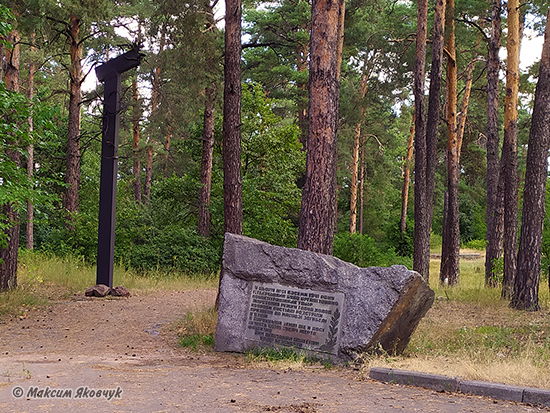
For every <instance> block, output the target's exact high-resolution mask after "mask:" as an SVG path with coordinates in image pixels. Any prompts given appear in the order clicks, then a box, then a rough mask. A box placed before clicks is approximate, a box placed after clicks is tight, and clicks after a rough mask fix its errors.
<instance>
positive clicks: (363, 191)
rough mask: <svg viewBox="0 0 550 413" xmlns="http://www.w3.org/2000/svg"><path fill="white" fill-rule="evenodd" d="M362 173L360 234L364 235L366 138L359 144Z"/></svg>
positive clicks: (362, 138) (360, 181)
mask: <svg viewBox="0 0 550 413" xmlns="http://www.w3.org/2000/svg"><path fill="white" fill-rule="evenodd" d="M359 148H360V152H359V154H360V158H361V171H360V172H359V234H363V207H364V202H365V138H364V137H363V136H361V140H360V142H359Z"/></svg>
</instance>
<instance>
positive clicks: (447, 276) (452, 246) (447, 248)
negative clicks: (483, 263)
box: [439, 0, 460, 285]
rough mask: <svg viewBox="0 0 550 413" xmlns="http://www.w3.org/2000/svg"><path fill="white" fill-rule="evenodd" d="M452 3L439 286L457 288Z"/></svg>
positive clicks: (451, 7) (451, 8)
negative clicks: (444, 193)
mask: <svg viewBox="0 0 550 413" xmlns="http://www.w3.org/2000/svg"><path fill="white" fill-rule="evenodd" d="M454 14H455V3H454V0H447V17H446V21H447V23H446V25H447V32H446V51H447V94H446V96H447V99H446V100H447V102H446V106H447V114H446V119H447V194H446V197H445V206H446V208H445V218H444V230H443V246H442V253H441V270H440V273H439V278H440V281H441V282H442V283H445V284H446V283H448V284H449V285H456V284H458V280H459V275H460V267H459V250H460V226H459V222H460V221H459V215H458V214H459V209H458V177H459V171H458V156H459V155H458V151H459V146H458V134H457V132H458V129H457V126H458V123H457V81H458V75H457V62H456V47H455V24H454Z"/></svg>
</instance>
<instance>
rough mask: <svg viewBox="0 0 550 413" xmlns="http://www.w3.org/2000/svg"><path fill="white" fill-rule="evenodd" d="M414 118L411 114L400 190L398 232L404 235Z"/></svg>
mask: <svg viewBox="0 0 550 413" xmlns="http://www.w3.org/2000/svg"><path fill="white" fill-rule="evenodd" d="M415 122H416V116H415V114H414V113H413V115H412V119H411V132H410V134H409V142H408V144H407V155H406V157H405V170H404V171H403V189H402V190H401V221H400V223H399V230H400V231H401V234H404V233H405V231H406V230H407V206H408V203H409V181H410V179H411V161H412V157H413V148H414V126H415Z"/></svg>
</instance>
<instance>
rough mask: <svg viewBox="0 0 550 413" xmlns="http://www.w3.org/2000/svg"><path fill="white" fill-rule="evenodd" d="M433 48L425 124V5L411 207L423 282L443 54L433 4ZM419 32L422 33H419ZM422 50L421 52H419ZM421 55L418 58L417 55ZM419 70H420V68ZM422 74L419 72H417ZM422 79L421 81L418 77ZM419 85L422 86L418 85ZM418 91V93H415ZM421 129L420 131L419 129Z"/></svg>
mask: <svg viewBox="0 0 550 413" xmlns="http://www.w3.org/2000/svg"><path fill="white" fill-rule="evenodd" d="M435 11H436V13H435V16H434V33H433V46H432V69H431V72H430V93H429V108H428V121H427V124H426V120H425V116H426V115H425V110H426V109H425V105H426V104H425V96H424V64H425V59H426V56H425V55H426V26H427V4H425V2H423V1H422V2H420V3H419V5H418V26H417V52H416V67H415V102H416V101H418V104H416V103H415V115H416V126H415V129H416V131H415V138H414V139H415V152H416V155H415V204H414V219H415V230H414V254H413V260H414V264H413V266H414V269H415V270H416V271H418V272H419V273H420V274H422V276H423V277H424V279H425V280H426V281H428V280H429V276H430V232H431V228H432V216H433V192H434V187H435V167H436V164H437V137H438V125H439V112H440V107H441V103H440V91H441V72H442V54H443V29H444V24H445V2H444V1H443V0H437V1H436V9H435ZM420 31H421V32H420ZM419 47H420V48H421V51H420V50H419ZM420 53H421V54H423V56H420V55H419V54H420ZM420 66H421V67H420ZM420 70H421V72H418V71H420ZM420 76H422V78H421V79H419V78H418V77H420ZM420 82H421V85H420ZM417 89H418V90H417ZM419 127H420V129H419Z"/></svg>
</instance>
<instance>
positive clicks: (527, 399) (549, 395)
mask: <svg viewBox="0 0 550 413" xmlns="http://www.w3.org/2000/svg"><path fill="white" fill-rule="evenodd" d="M523 403H530V404H540V405H542V406H546V407H550V390H547V389H537V388H533V387H526V388H525V389H524V390H523Z"/></svg>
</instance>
